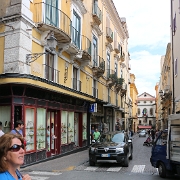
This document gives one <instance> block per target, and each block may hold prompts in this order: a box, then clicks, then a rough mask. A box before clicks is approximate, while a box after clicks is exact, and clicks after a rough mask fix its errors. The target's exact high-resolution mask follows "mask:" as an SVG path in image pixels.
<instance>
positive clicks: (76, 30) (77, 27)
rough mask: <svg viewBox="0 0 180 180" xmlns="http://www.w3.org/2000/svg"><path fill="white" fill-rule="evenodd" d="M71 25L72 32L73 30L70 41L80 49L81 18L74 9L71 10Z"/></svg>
mask: <svg viewBox="0 0 180 180" xmlns="http://www.w3.org/2000/svg"><path fill="white" fill-rule="evenodd" d="M72 26H73V28H72V32H73V37H72V41H73V43H74V44H75V45H76V46H77V47H78V48H79V49H80V37H81V36H80V34H81V32H80V31H81V18H80V16H79V15H78V14H77V13H76V11H74V10H73V21H72Z"/></svg>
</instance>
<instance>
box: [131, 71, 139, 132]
mask: <svg viewBox="0 0 180 180" xmlns="http://www.w3.org/2000/svg"><path fill="white" fill-rule="evenodd" d="M135 78H136V77H135V75H134V74H130V79H131V84H130V96H131V99H132V119H133V120H132V131H134V132H137V125H138V124H139V122H138V118H137V97H138V90H137V88H136V84H135Z"/></svg>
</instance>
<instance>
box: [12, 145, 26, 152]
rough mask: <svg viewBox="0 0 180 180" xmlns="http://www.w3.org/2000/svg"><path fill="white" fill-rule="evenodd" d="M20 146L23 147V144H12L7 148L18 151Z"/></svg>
mask: <svg viewBox="0 0 180 180" xmlns="http://www.w3.org/2000/svg"><path fill="white" fill-rule="evenodd" d="M21 148H22V149H24V144H22V145H18V144H14V145H13V146H12V147H10V148H9V150H10V151H12V152H18V151H19V150H20V149H21Z"/></svg>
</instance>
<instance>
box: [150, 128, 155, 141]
mask: <svg viewBox="0 0 180 180" xmlns="http://www.w3.org/2000/svg"><path fill="white" fill-rule="evenodd" d="M151 137H152V143H154V139H155V132H154V130H153V129H151Z"/></svg>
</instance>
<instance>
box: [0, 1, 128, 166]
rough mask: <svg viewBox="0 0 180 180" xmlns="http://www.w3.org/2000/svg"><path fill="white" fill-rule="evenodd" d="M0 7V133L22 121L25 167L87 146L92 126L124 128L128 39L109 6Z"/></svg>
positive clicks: (51, 4) (37, 4) (14, 3)
mask: <svg viewBox="0 0 180 180" xmlns="http://www.w3.org/2000/svg"><path fill="white" fill-rule="evenodd" d="M1 6H2V8H1V9H2V11H1V12H0V46H1V48H0V52H1V53H0V64H1V66H0V117H2V115H4V114H5V117H4V119H1V118H0V121H3V124H4V126H3V130H4V131H5V132H8V131H9V130H10V129H12V128H14V127H15V124H16V121H17V120H19V119H22V120H23V121H24V123H25V129H24V134H25V136H26V137H27V147H26V158H25V164H31V163H33V162H36V161H40V160H43V159H45V158H48V157H51V156H52V155H58V154H63V153H66V152H68V151H72V150H74V149H76V148H77V147H78V148H83V147H86V146H87V145H88V144H89V143H90V134H91V130H90V129H91V126H94V127H95V128H98V129H99V131H101V132H103V131H105V130H112V131H113V130H115V124H116V121H117V120H118V121H120V125H121V129H126V128H127V127H126V126H128V125H127V123H126V122H125V121H126V118H125V114H124V108H125V99H126V96H127V92H128V91H129V89H130V87H129V84H128V79H129V70H130V69H129V56H130V55H129V53H128V45H127V44H128V38H129V34H128V30H127V23H126V19H125V18H120V17H119V15H118V13H117V11H116V8H115V6H114V4H113V1H112V0H109V1H106V0H101V1H100V0H94V1H93V3H92V2H91V1H88V0H68V1H67V0H43V1H42V0H29V1H27V0H7V1H3V2H2V3H1ZM48 127H50V134H51V135H55V136H56V137H57V138H56V139H53V136H50V142H52V143H49V142H48V141H49V140H48V138H47V137H46V131H47V128H48Z"/></svg>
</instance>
